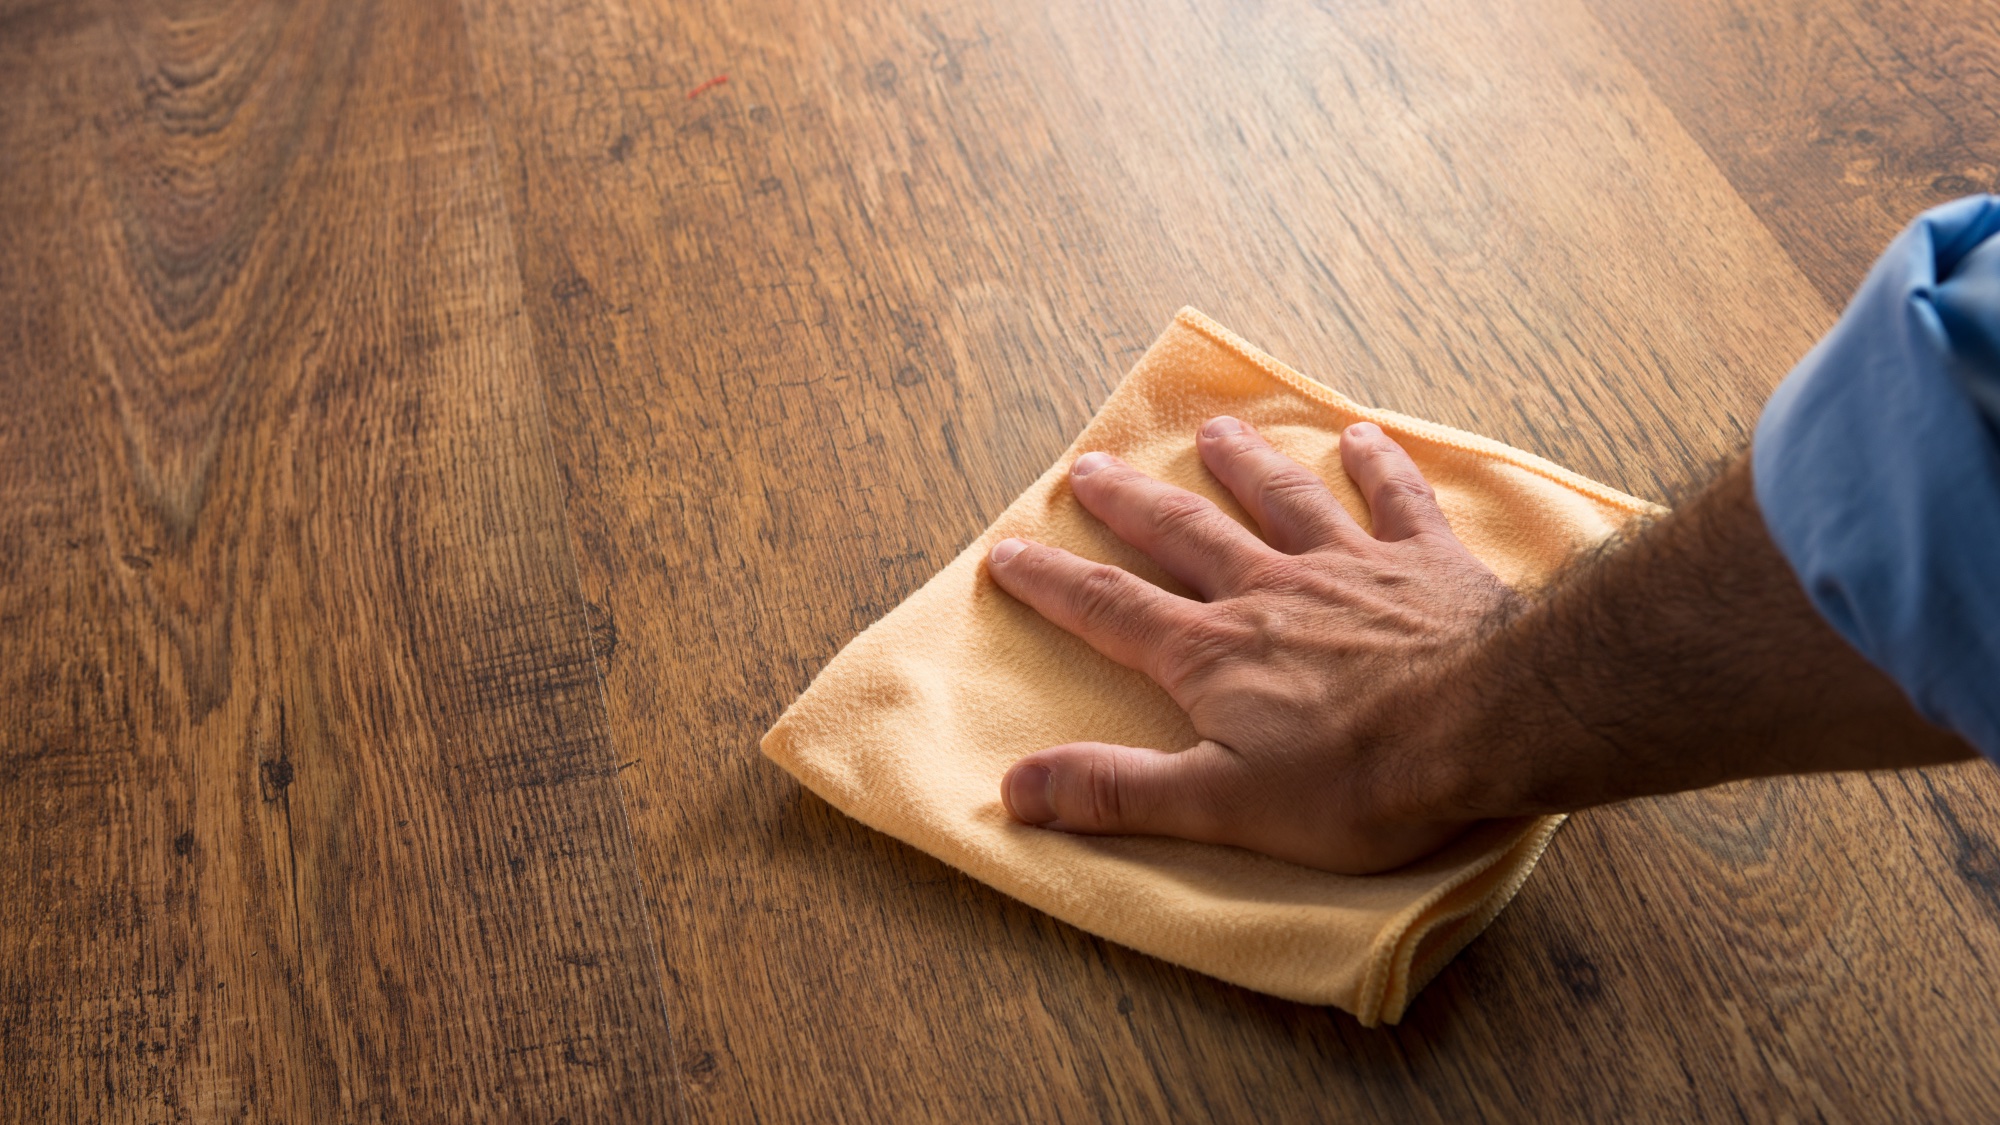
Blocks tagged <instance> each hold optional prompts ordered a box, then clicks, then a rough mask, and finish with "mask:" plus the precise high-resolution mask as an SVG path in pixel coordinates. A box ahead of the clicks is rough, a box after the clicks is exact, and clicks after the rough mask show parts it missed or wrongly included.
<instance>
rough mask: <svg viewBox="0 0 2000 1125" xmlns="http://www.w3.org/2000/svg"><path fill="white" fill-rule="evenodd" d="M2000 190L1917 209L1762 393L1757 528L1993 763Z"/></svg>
mask: <svg viewBox="0 0 2000 1125" xmlns="http://www.w3.org/2000/svg"><path fill="white" fill-rule="evenodd" d="M1996 233H2000V198H1995V197H1993V196H1975V197H1972V198H1969V199H1961V200H1958V201H1957V202H1954V203H1949V204H1946V205H1944V206H1942V207H1938V208H1936V209H1934V210H1931V211H1928V212H1925V213H1924V214H1923V215H1922V216H1921V217H1919V218H1918V219H1917V221H1916V222H1914V223H1912V224H1911V225H1910V227H1909V228H1908V229H1907V230H1905V231H1904V232H1903V233H1902V235H1901V236H1899V237H1898V238H1897V239H1896V241H1895V242H1894V243H1893V244H1891V245H1890V247H1889V249H1888V251H1887V252H1886V253H1884V254H1883V255H1882V257H1881V259H1880V260H1879V261H1877V262H1876V263H1875V267H1874V269H1873V270H1871V271H1870V273H1869V275H1868V279H1867V280H1866V281H1865V282H1863V283H1862V286H1861V289H1860V291H1859V292H1858V293H1856V294H1855V297H1854V300H1853V302H1852V303H1851V304H1849V306H1848V308H1847V311H1846V312H1845V313H1844V314H1842V316H1841V319H1840V322H1839V323H1838V324H1837V325H1835V327H1834V329H1833V331H1831V332H1829V333H1828V334H1827V336H1826V338H1825V339H1824V340H1822V341H1820V343H1819V345H1818V346H1817V347H1815V348H1814V349H1813V350H1812V351H1811V352H1810V353H1808V354H1807V355H1806V357H1805V359H1803V360H1801V361H1800V363H1799V365H1798V367H1797V368H1795V369H1794V370H1793V371H1792V373H1791V374H1790V375H1789V376H1787V377H1786V379H1785V381H1784V382H1783V383H1782V384H1781V385H1780V386H1779V387H1778V390H1777V392H1776V393H1775V394H1773V395H1772V396H1771V400H1770V402H1769V403H1768V404H1766V405H1765V407H1764V414H1763V417H1762V418H1761V419H1760V420H1759V422H1758V425H1757V435H1756V440H1755V442H1754V444H1753V448H1752V471H1753V473H1754V476H1755V480H1756V490H1757V502H1758V504H1759V505H1760V506H1761V508H1762V509H1763V513H1764V522H1765V525H1766V526H1767V527H1768V528H1769V529H1770V533H1771V537H1772V539H1773V540H1774V541H1776V543H1777V545H1778V548H1779V550H1780V551H1782V552H1783V553H1784V555H1785V557H1786V559H1788V560H1789V561H1790V563H1791V565H1792V569H1793V570H1794V571H1795V572H1796V573H1797V575H1798V577H1799V581H1800V583H1801V584H1802V585H1803V586H1804V587H1805V590H1806V593H1807V595H1808V596H1809V597H1810V598H1811V599H1812V602H1813V604H1814V605H1815V606H1817V607H1818V609H1819V611H1820V613H1821V614H1823V615H1824V616H1825V617H1826V620H1827V621H1828V622H1829V623H1830V624H1831V625H1832V626H1833V627H1834V629H1835V630H1837V631H1838V632H1839V633H1840V634H1841V635H1842V636H1843V637H1846V638H1847V640H1848V641H1849V642H1850V643H1852V644H1853V645H1854V647H1855V648H1856V649H1858V650H1860V652H1861V653H1862V655H1864V656H1865V657H1867V658H1868V659H1869V660H1870V661H1871V662H1873V663H1874V664H1875V665H1876V666H1877V667H1879V668H1881V669H1882V670H1883V671H1884V672H1886V673H1888V674H1889V676H1890V677H1891V678H1893V679H1894V680H1895V681H1896V682H1897V683H1898V684H1900V685H1901V686H1902V688H1903V691H1904V692H1905V693H1906V694H1907V695H1908V696H1909V697H1910V700H1911V702H1913V703H1914V704H1915V705H1916V707H1917V709H1918V710H1919V711H1921V712H1922V713H1923V715H1924V716H1925V717H1926V718H1928V719H1929V720H1930V721H1932V722H1934V723H1936V724H1938V725H1939V726H1942V727H1946V728H1948V729H1951V730H1953V731H1956V732H1958V733H1959V734H1960V735H1961V736H1963V737H1964V738H1965V739H1966V740H1967V741H1968V742H1970V743H1972V744H1973V745H1974V746H1976V747H1978V748H1979V750H1980V751H1981V752H1982V753H1984V754H1985V755H1986V756H1987V757H1989V758H1993V759H1996V760H2000V237H1994V236H1995V234H1996Z"/></svg>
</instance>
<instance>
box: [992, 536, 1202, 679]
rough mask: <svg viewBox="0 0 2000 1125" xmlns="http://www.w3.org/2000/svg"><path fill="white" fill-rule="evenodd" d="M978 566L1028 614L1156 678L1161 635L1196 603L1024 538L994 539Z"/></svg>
mask: <svg viewBox="0 0 2000 1125" xmlns="http://www.w3.org/2000/svg"><path fill="white" fill-rule="evenodd" d="M986 569H987V572H988V573H990V574H991V575H993V581H994V582H996V583H998V584H999V586H1000V588H1001V589H1002V590H1005V591H1007V592H1008V593H1009V594H1012V595H1014V596H1015V597H1016V598H1019V599H1020V600H1022V601H1024V602H1026V603H1028V605H1029V606H1030V607H1031V608H1033V609H1034V610H1035V612H1037V613H1039V614H1041V615H1042V616H1043V617H1046V618H1048V619H1049V620H1050V621H1052V622H1054V623H1055V624H1056V625H1058V626H1060V627H1062V628H1063V629H1066V630H1068V631H1069V632H1071V633H1074V634H1076V635H1077V636H1078V637H1081V638H1082V639H1083V640H1084V642H1085V643H1086V644H1088V645H1090V647H1092V648H1094V649H1096V650H1097V651H1099V652H1101V653H1103V654H1104V655H1105V656H1108V657H1110V658H1111V659H1113V660H1115V661H1117V662H1118V663H1120V664H1123V665H1124V666H1126V667H1127V668H1131V669H1133V670H1134V671H1139V672H1144V673H1146V674H1147V675H1149V676H1152V677H1153V678H1154V679H1156V680H1157V679H1158V678H1159V674H1158V671H1157V665H1158V661H1159V659H1160V654H1161V653H1162V652H1164V651H1166V649H1167V647H1168V646H1167V644H1166V640H1167V638H1168V637H1169V636H1170V635H1171V634H1172V632H1173V630H1174V629H1175V628H1176V626H1177V625H1178V624H1179V623H1181V622H1183V621H1185V620H1186V614H1187V612H1188V611H1189V610H1192V609H1194V608H1195V605H1196V603H1194V602H1190V601H1188V600H1187V599H1186V598H1179V597H1175V596H1174V595H1172V594H1169V593H1167V592H1166V591H1165V590H1162V589H1160V588H1159V587H1158V586H1155V585H1153V584H1152V583H1151V582H1148V581H1146V580H1145V579H1143V578H1140V577H1139V576H1138V575H1135V574H1132V573H1130V572H1129V571H1124V570H1120V569H1119V568H1117V567H1115V566H1108V565H1106V564H1104V563H1096V562H1091V561H1090V560H1088V559H1080V558H1078V557H1076V556H1075V555H1072V554H1070V553H1069V552H1068V551H1065V550H1063V549H1061V548H1060V547H1049V546H1045V545H1043V544H1040V543H1031V542H1029V541H1028V540H1025V539H1002V540H1001V541H1000V542H998V543H995V544H994V545H993V549H992V550H991V551H989V552H987V555H986Z"/></svg>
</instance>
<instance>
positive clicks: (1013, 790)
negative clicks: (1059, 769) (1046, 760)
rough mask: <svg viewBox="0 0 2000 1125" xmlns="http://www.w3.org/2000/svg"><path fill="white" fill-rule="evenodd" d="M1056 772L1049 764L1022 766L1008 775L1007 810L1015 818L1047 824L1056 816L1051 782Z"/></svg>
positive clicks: (1031, 822) (1032, 822) (1030, 822)
mask: <svg viewBox="0 0 2000 1125" xmlns="http://www.w3.org/2000/svg"><path fill="white" fill-rule="evenodd" d="M1054 777H1055V774H1054V773H1053V772H1051V771H1050V769H1049V767H1047V766H1022V767H1020V768H1019V769H1016V770H1015V771H1014V772H1013V773H1010V774H1008V775H1007V811H1008V812H1010V813H1013V814H1014V819H1015V820H1020V821H1025V822H1027V823H1029V824H1047V823H1048V822H1049V821H1051V820H1054V819H1055V818H1056V806H1055V802H1054V801H1053V800H1051V799H1050V796H1049V790H1050V788H1051V786H1050V782H1051V781H1052V780H1053V779H1054Z"/></svg>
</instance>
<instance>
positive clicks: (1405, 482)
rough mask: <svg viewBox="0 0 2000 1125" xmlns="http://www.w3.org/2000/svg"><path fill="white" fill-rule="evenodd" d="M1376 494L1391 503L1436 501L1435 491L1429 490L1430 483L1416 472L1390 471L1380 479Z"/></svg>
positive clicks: (1428, 503)
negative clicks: (1380, 482) (1385, 476)
mask: <svg viewBox="0 0 2000 1125" xmlns="http://www.w3.org/2000/svg"><path fill="white" fill-rule="evenodd" d="M1378 495H1379V496H1380V498H1381V500H1384V501H1388V502H1391V503H1404V504H1412V503H1414V504H1423V505H1430V504H1436V503H1437V493H1436V492H1434V491H1432V490H1431V483H1430V482H1429V481H1427V480H1425V479H1424V478H1423V477H1422V476H1420V475H1418V474H1416V473H1410V472H1401V473H1391V474H1390V475H1389V476H1388V477H1387V478H1385V479H1384V480H1383V481H1382V484H1381V485H1380V488H1379V492H1378Z"/></svg>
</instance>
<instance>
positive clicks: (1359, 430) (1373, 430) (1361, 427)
mask: <svg viewBox="0 0 2000 1125" xmlns="http://www.w3.org/2000/svg"><path fill="white" fill-rule="evenodd" d="M1347 432H1348V433H1350V434H1352V435H1354V436H1355V437H1374V436H1375V435H1376V434H1379V433H1381V432H1382V427H1380V426H1377V425H1376V424H1375V423H1373V422H1356V423H1354V424H1353V425H1352V426H1349V427H1347Z"/></svg>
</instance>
